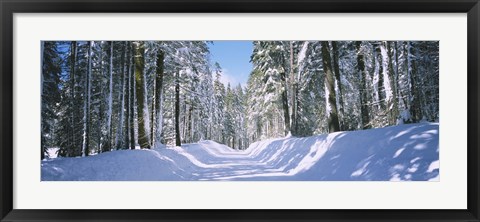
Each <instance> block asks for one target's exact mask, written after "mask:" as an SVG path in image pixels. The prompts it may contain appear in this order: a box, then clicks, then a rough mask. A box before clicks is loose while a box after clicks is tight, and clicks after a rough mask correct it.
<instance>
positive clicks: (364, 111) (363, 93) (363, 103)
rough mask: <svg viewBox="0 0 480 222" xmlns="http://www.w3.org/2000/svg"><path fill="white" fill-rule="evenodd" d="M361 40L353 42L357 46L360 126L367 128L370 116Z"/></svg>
mask: <svg viewBox="0 0 480 222" xmlns="http://www.w3.org/2000/svg"><path fill="white" fill-rule="evenodd" d="M361 44H362V42H361V41H357V42H355V46H356V48H357V65H358V71H359V73H360V80H361V81H360V113H361V114H360V115H361V117H362V128H363V129H368V128H370V127H371V126H370V125H369V122H370V117H369V114H368V105H367V104H368V101H367V100H368V99H367V84H366V72H365V60H364V55H363V53H362V52H361V46H362V45H361Z"/></svg>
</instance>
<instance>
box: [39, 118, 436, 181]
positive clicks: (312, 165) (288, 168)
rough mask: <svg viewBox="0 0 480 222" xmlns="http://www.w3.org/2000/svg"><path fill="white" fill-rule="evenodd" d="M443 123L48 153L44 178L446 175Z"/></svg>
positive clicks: (392, 178) (418, 177) (419, 177)
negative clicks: (238, 143) (230, 143)
mask: <svg viewBox="0 0 480 222" xmlns="http://www.w3.org/2000/svg"><path fill="white" fill-rule="evenodd" d="M438 136H439V124H438V123H418V124H406V125H399V126H392V127H386V128H381V129H371V130H362V131H353V132H336V133H331V134H327V135H318V136H311V137H305V138H295V137H286V138H277V139H268V140H264V141H260V142H256V143H253V144H251V145H250V147H249V148H248V149H247V150H245V151H236V150H232V149H231V148H229V147H227V146H225V145H222V144H218V143H215V142H213V141H201V142H199V143H194V144H186V145H183V146H182V147H166V148H165V147H162V148H156V149H151V150H150V149H144V150H119V151H113V152H106V153H102V154H99V155H96V156H89V157H85V158H56V159H46V160H43V161H42V163H41V164H42V167H41V170H42V181H52V180H63V181H65V180H68V181H70V180H85V181H156V180H160V181H162V180H163V181H171V180H175V181H181V180H195V181H196V180H262V181H271V180H302V181H311V180H313V181H316V180H325V181H344V180H356V181H364V180H376V181H399V180H421V181H426V180H434V181H438V180H439V143H438V141H439V140H438V138H439V137H438Z"/></svg>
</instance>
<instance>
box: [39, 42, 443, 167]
mask: <svg viewBox="0 0 480 222" xmlns="http://www.w3.org/2000/svg"><path fill="white" fill-rule="evenodd" d="M211 44H214V43H213V42H210V41H42V42H41V61H42V67H41V77H42V80H41V86H42V88H41V159H42V160H43V159H45V158H46V155H47V154H46V153H47V152H46V151H47V149H49V148H52V147H56V148H58V156H61V157H79V156H83V157H85V156H89V155H95V154H99V153H104V152H109V151H113V150H127V149H138V148H142V149H150V148H161V147H165V146H167V147H172V146H177V147H178V146H182V145H183V144H189V143H196V142H199V141H205V140H211V141H215V142H217V143H220V144H224V145H226V146H228V147H230V148H231V149H232V150H245V149H247V148H248V147H249V146H250V144H252V143H254V142H258V141H262V140H266V139H269V138H278V137H298V138H300V137H308V136H312V135H320V134H328V133H332V132H338V131H358V130H366V129H374V128H382V127H387V126H394V125H400V124H408V123H420V122H438V121H439V42H438V41H252V44H253V51H252V54H251V57H250V60H251V63H252V64H253V70H251V73H250V75H249V78H248V82H247V83H246V84H245V85H240V84H239V85H230V84H224V83H222V82H221V81H220V79H221V76H222V74H223V70H222V66H221V64H219V63H218V62H217V61H212V59H211V58H212V57H211V53H210V50H209V47H210V45H211ZM232 53H235V52H232Z"/></svg>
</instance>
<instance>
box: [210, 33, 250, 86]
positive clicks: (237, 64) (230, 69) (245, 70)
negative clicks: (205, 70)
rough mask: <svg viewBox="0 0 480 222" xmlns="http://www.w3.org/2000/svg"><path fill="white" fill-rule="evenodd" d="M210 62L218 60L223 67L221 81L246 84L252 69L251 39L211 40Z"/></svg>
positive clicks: (235, 84) (232, 84) (233, 84)
mask: <svg viewBox="0 0 480 222" xmlns="http://www.w3.org/2000/svg"><path fill="white" fill-rule="evenodd" d="M209 48H210V53H211V55H212V63H213V64H215V62H218V63H219V64H220V66H221V67H222V69H223V75H222V78H221V81H222V82H223V83H224V84H225V86H226V85H227V83H230V85H231V86H232V87H233V86H237V85H238V84H239V83H240V84H242V86H246V84H247V80H248V76H249V75H250V72H251V71H252V67H253V66H252V64H251V63H250V56H251V55H252V51H253V44H252V41H213V44H209Z"/></svg>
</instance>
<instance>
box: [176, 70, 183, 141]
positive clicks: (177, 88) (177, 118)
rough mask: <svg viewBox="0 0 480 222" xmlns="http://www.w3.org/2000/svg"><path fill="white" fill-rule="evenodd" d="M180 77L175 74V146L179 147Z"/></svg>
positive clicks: (177, 73)
mask: <svg viewBox="0 0 480 222" xmlns="http://www.w3.org/2000/svg"><path fill="white" fill-rule="evenodd" d="M179 81H180V76H179V71H177V72H176V74H175V146H181V145H182V142H181V139H180V82H179Z"/></svg>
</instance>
